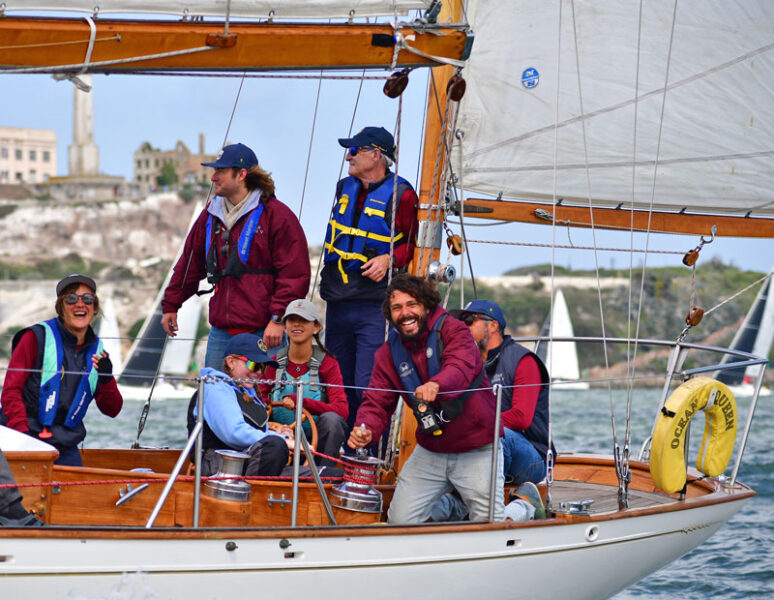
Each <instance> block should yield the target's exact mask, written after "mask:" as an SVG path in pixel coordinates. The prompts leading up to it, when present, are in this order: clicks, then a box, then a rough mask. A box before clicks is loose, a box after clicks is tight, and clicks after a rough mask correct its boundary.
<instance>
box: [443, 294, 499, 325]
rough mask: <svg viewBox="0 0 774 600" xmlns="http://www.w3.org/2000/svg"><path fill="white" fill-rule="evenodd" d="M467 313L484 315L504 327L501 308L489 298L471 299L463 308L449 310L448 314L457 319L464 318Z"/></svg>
mask: <svg viewBox="0 0 774 600" xmlns="http://www.w3.org/2000/svg"><path fill="white" fill-rule="evenodd" d="M468 313H476V314H478V315H485V316H487V317H489V318H490V319H494V320H495V321H497V324H498V325H500V327H503V328H504V327H505V315H503V309H502V308H500V306H499V305H498V304H496V303H494V302H492V301H491V300H471V301H470V302H468V303H467V304H466V305H465V308H463V309H456V310H450V311H449V314H450V315H451V316H452V317H456V318H457V319H464V318H465V315H467V314H468Z"/></svg>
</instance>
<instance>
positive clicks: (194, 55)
mask: <svg viewBox="0 0 774 600" xmlns="http://www.w3.org/2000/svg"><path fill="white" fill-rule="evenodd" d="M94 23H95V25H96V35H94V43H93V50H92V54H91V56H90V58H89V60H88V62H89V66H88V68H87V70H88V71H89V72H94V73H101V72H114V73H115V72H122V71H123V72H129V71H137V70H142V71H146V70H147V71H159V72H163V71H245V70H247V71H261V70H272V69H351V68H361V67H362V68H389V67H390V66H391V64H392V61H393V52H394V47H395V42H394V31H393V28H392V27H391V26H390V25H385V24H373V25H361V24H357V25H355V24H352V25H350V24H299V23H293V24H287V23H231V24H230V25H229V28H228V33H226V32H225V30H224V25H223V24H222V23H205V22H190V21H176V22H172V21H129V20H107V19H104V20H103V19H97V20H95V21H94ZM401 33H402V34H403V37H404V38H405V41H406V44H407V45H408V46H409V47H411V48H413V49H416V50H418V51H420V52H422V53H424V54H426V55H428V56H429V57H428V56H421V55H419V54H416V53H414V52H411V51H409V50H406V49H401V51H400V52H399V53H398V57H397V61H396V66H397V67H407V66H421V65H424V66H434V65H437V64H440V63H439V62H438V61H437V60H435V59H434V58H432V57H442V58H445V59H455V60H460V59H462V58H464V57H465V53H466V52H467V51H468V50H469V46H470V41H469V38H468V34H467V33H466V32H465V31H462V30H461V29H460V28H458V27H454V26H451V27H437V28H432V30H429V31H416V30H414V29H411V28H408V27H403V28H402V30H401ZM91 36H92V33H91V28H90V26H89V24H88V23H87V22H86V20H84V19H48V18H34V19H33V18H11V17H4V18H0V40H2V41H1V42H0V70H10V71H14V70H15V69H24V68H29V69H30V70H32V69H34V70H35V71H36V72H39V71H40V70H41V69H43V70H45V69H46V68H48V69H49V70H51V71H68V70H70V71H79V70H80V68H81V67H82V65H83V64H84V62H85V61H86V55H87V51H88V48H89V41H90V38H91ZM196 49H198V50H196ZM191 50H195V51H193V52H189V53H181V52H184V51H191ZM171 53H180V54H174V55H169V56H165V57H157V58H144V57H151V56H156V55H160V54H171ZM115 61H121V62H115ZM123 61H126V62H123Z"/></svg>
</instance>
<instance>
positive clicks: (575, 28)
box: [452, 0, 774, 234]
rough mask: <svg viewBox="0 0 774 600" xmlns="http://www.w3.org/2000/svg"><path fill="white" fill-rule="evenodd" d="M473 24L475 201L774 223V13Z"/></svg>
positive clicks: (510, 7) (561, 16) (595, 11)
mask: <svg viewBox="0 0 774 600" xmlns="http://www.w3.org/2000/svg"><path fill="white" fill-rule="evenodd" d="M641 4H642V17H641V21H640V12H639V10H640V5H641ZM675 7H676V13H675V14H674V16H673V11H674V9H675ZM573 11H574V12H573ZM467 16H468V18H469V19H470V21H471V23H472V26H473V29H474V31H475V32H476V41H475V44H474V51H473V52H472V55H471V58H470V59H469V61H468V65H467V67H466V68H465V72H464V76H465V79H466V81H467V91H466V94H465V97H464V98H463V100H462V102H461V107H460V113H459V118H458V122H457V127H458V129H459V130H461V131H462V132H464V141H463V145H462V154H463V166H462V172H463V174H464V183H465V188H466V189H468V190H473V191H477V192H479V193H482V194H488V195H493V196H496V195H498V194H500V193H502V194H503V195H504V197H505V198H513V199H519V198H521V199H525V198H530V199H535V198H537V199H550V198H551V197H552V196H553V194H554V192H555V193H556V197H557V198H565V199H567V200H568V201H569V200H571V199H576V200H580V201H583V202H584V203H587V199H588V198H592V199H593V200H594V204H595V205H597V206H618V205H619V204H620V203H624V206H625V207H630V206H634V207H636V208H647V207H648V206H649V205H650V203H651V200H652V201H653V207H654V208H661V209H676V210H680V209H682V208H684V207H685V208H686V209H687V210H688V211H697V212H717V213H731V214H742V215H744V214H746V213H747V212H748V211H752V214H753V215H754V216H772V215H774V194H773V193H772V190H774V143H772V141H773V140H774V120H772V119H770V118H769V115H770V113H771V107H772V88H771V82H772V81H774V40H773V38H772V35H771V32H772V23H774V3H773V2H770V1H768V0H749V1H745V2H712V3H707V2H700V1H698V0H693V1H687V2H680V3H679V4H678V3H676V2H673V1H672V0H669V1H667V0H657V1H653V2H646V3H640V2H639V1H634V0H630V1H621V2H604V3H600V2H574V3H570V2H558V1H543V0H512V1H511V2H508V3H507V6H505V5H504V4H503V3H498V2H486V1H483V0H471V1H470V2H468V5H467ZM673 20H674V32H673V31H672V23H673ZM557 39H558V40H559V41H557ZM638 40H640V41H639V51H638ZM504 56H505V57H508V59H507V60H503V57H504ZM665 86H666V93H664V88H665ZM635 100H637V102H636V103H635ZM635 111H636V112H635ZM662 111H663V120H662ZM635 116H636V131H635ZM584 123H585V139H584ZM555 124H556V126H555ZM635 134H636V135H635ZM456 152H457V153H458V152H459V148H457V149H456ZM452 164H454V165H455V166H456V165H458V164H459V159H458V157H455V158H453V160H452ZM634 165H636V168H635V166H634ZM656 165H658V166H657V172H656V173H654V170H656ZM720 233H721V234H722V232H720Z"/></svg>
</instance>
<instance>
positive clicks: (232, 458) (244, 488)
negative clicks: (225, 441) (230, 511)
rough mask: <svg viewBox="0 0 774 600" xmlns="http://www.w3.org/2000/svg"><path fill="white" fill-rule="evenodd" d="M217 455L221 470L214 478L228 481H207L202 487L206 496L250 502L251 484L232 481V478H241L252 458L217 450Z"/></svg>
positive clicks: (239, 480) (230, 451)
mask: <svg viewBox="0 0 774 600" xmlns="http://www.w3.org/2000/svg"><path fill="white" fill-rule="evenodd" d="M215 453H216V454H217V455H218V456H220V468H219V470H218V472H217V473H215V475H213V477H224V478H226V479H215V480H212V481H205V482H204V487H202V492H203V493H204V495H205V496H210V497H211V498H217V499H218V500H232V501H234V502H249V501H250V484H249V483H247V482H246V481H244V480H241V479H230V477H234V476H236V477H241V476H242V467H243V464H244V462H245V460H247V459H248V458H250V457H249V456H247V454H244V453H243V452H237V451H236V450H216V451H215Z"/></svg>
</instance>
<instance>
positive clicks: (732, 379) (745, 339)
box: [716, 277, 774, 397]
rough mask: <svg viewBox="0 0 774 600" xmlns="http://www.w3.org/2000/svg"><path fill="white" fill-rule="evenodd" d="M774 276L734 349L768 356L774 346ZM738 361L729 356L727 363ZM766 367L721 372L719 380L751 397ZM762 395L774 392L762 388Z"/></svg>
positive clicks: (736, 340)
mask: <svg viewBox="0 0 774 600" xmlns="http://www.w3.org/2000/svg"><path fill="white" fill-rule="evenodd" d="M771 282H772V277H769V279H767V280H766V282H765V283H764V284H763V286H762V287H761V289H760V290H759V291H758V295H757V296H756V297H755V302H753V304H752V306H751V307H750V310H749V311H748V312H747V316H746V317H745V318H744V322H743V323H742V326H741V327H740V328H739V329H738V330H737V332H736V335H735V336H734V340H733V341H732V342H731V349H732V350H741V351H742V352H749V353H751V354H754V355H756V356H761V357H764V358H765V357H768V356H769V353H770V352H771V346H772V343H774V297H772V283H771ZM735 360H738V359H737V358H734V357H732V356H730V355H726V357H725V358H724V359H723V364H726V363H729V362H734V361H735ZM763 367H764V365H752V366H750V367H747V368H746V369H745V368H742V367H739V368H738V369H726V370H724V371H721V372H720V373H719V374H718V375H717V377H716V379H718V380H719V381H722V382H723V383H725V384H726V385H727V386H728V387H729V388H730V389H731V391H732V392H733V393H734V395H735V396H742V397H750V396H752V395H753V393H754V392H755V382H756V380H757V379H758V376H759V375H760V372H761V369H763ZM760 395H761V396H770V395H771V390H770V389H768V388H766V387H761V392H760Z"/></svg>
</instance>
